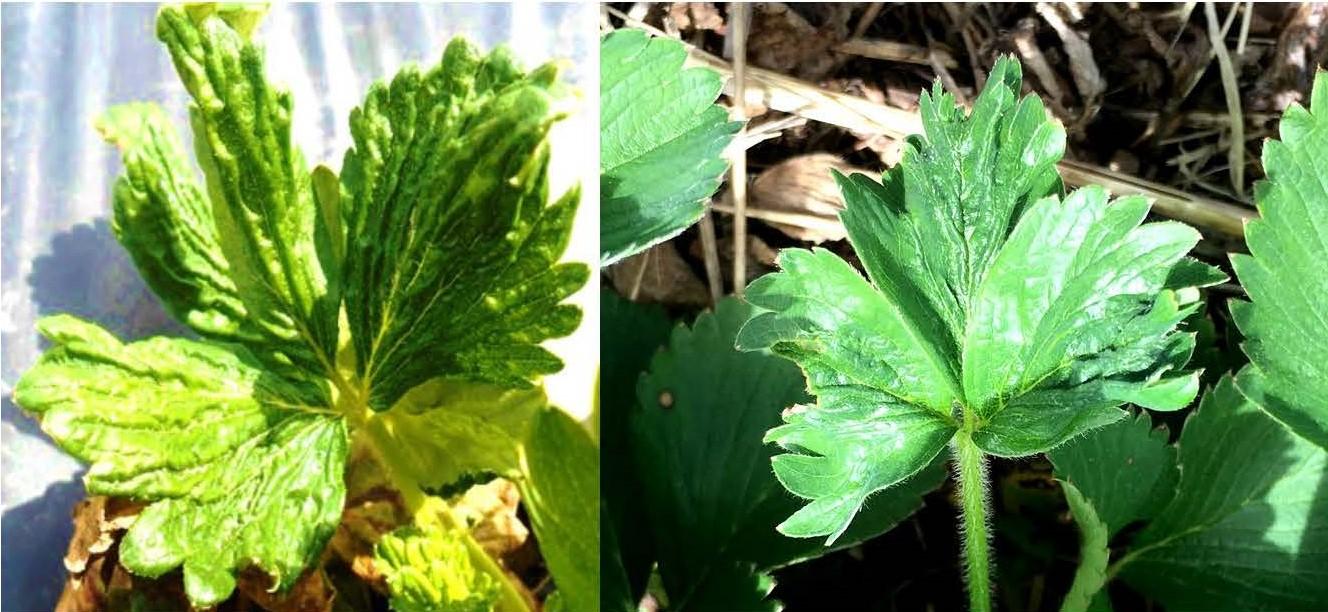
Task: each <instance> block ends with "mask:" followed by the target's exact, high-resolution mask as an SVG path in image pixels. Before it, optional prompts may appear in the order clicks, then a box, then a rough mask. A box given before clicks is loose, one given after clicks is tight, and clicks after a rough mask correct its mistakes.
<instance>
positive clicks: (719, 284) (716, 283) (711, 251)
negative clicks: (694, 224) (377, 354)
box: [700, 204, 724, 306]
mask: <svg viewBox="0 0 1328 612" xmlns="http://www.w3.org/2000/svg"><path fill="white" fill-rule="evenodd" d="M714 207H715V206H714V204H711V206H710V208H714ZM700 225H701V249H702V250H703V251H705V257H704V258H703V259H705V270H706V286H708V287H709V288H710V305H711V306H713V305H715V304H718V303H719V298H720V296H722V295H724V288H723V287H724V278H723V275H722V273H721V272H720V271H719V247H718V246H717V244H716V240H715V220H714V219H712V218H711V217H710V210H709V209H707V210H706V212H705V214H704V215H702V216H701V224H700Z"/></svg>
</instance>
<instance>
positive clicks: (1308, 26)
mask: <svg viewBox="0 0 1328 612" xmlns="http://www.w3.org/2000/svg"><path fill="white" fill-rule="evenodd" d="M1210 13H1211V14H1210ZM748 14H749V16H750V17H749V19H750V26H749V27H748V32H749V33H748V36H747V40H746V53H747V62H748V65H749V66H752V67H755V68H761V69H766V70H770V71H774V72H777V73H779V74H783V75H787V76H791V77H794V78H797V79H800V80H801V81H803V82H804V85H805V86H806V87H809V88H812V89H819V90H821V91H825V92H835V93H840V94H848V95H852V96H856V97H861V98H865V99H867V100H870V101H872V102H875V103H877V104H883V105H886V106H891V107H895V108H898V109H903V110H907V111H915V110H916V109H917V102H918V97H919V93H920V92H921V91H922V90H923V89H924V88H927V87H930V86H931V83H932V82H933V81H934V80H935V79H940V80H941V81H942V82H943V83H944V85H945V86H946V89H947V90H949V91H953V92H957V96H956V97H957V98H958V100H959V101H960V102H961V103H964V102H967V101H971V100H972V99H973V98H974V97H975V96H976V95H977V92H979V91H980V89H981V86H982V84H983V83H984V82H985V79H986V75H987V71H988V70H989V69H990V67H991V66H992V64H993V63H994V62H995V60H996V58H997V57H999V56H1000V55H1004V54H1011V55H1014V56H1015V57H1016V58H1018V59H1019V60H1020V62H1021V63H1022V64H1023V74H1024V89H1025V91H1026V92H1033V93H1037V94H1038V95H1039V96H1041V97H1042V99H1043V101H1044V102H1045V103H1046V105H1047V108H1048V109H1049V111H1050V112H1051V113H1052V114H1053V115H1055V116H1056V117H1057V118H1058V119H1059V120H1060V121H1061V122H1062V123H1063V124H1064V125H1065V127H1066V131H1067V137H1068V143H1067V152H1066V159H1070V160H1076V161H1079V162H1082V163H1085V164H1089V165H1092V166H1095V167H1097V168H1099V169H1101V171H1103V172H1104V173H1106V174H1107V175H1111V176H1120V177H1133V178H1135V179H1143V180H1146V181H1149V182H1151V183H1153V184H1156V185H1159V186H1162V187H1169V188H1172V189H1176V190H1179V191H1180V192H1184V193H1183V194H1181V195H1183V196H1186V197H1187V198H1191V199H1192V200H1194V201H1195V202H1200V203H1199V204H1197V206H1200V207H1203V206H1208V204H1204V203H1205V202H1214V201H1215V202H1220V203H1226V204H1230V205H1235V206H1237V207H1241V209H1235V210H1238V211H1239V210H1245V211H1246V212H1245V213H1243V214H1253V211H1252V209H1253V197H1252V194H1253V187H1252V186H1253V184H1254V183H1255V182H1256V181H1257V180H1258V179H1260V178H1261V177H1262V176H1263V169H1262V166H1261V164H1260V160H1259V156H1260V152H1261V149H1262V143H1263V140H1264V139H1265V138H1267V137H1270V136H1275V135H1276V130H1277V123H1278V118H1279V117H1280V115H1281V113H1282V111H1283V110H1284V109H1285V108H1286V107H1287V106H1288V105H1290V104H1293V103H1298V102H1299V103H1306V104H1307V103H1308V95H1309V90H1310V86H1311V84H1312V81H1313V78H1314V71H1315V70H1316V68H1317V67H1318V66H1319V65H1320V64H1322V63H1323V62H1324V56H1325V54H1326V53H1328V45H1325V36H1328V5H1315V4H1284V3H1268V4H1263V3H1260V4H1253V3H1250V4H1213V5H1209V4H1204V3H1195V4H1186V3H1143V4H1138V5H1137V6H1134V7H1131V6H1130V5H1126V4H1087V3H1082V4H1076V3H1066V4H1052V3H1037V4H1032V3H1028V4H1002V3H982V4H947V5H940V4H913V3H829V4H793V3H787V4H786V3H756V4H752V5H750V7H749V8H748ZM733 18H734V14H732V13H731V11H730V8H729V5H726V4H721V3H709V2H693V3H635V4H632V3H615V4H611V5H609V6H607V7H606V8H605V13H604V21H603V23H604V25H605V27H606V28H617V27H624V26H635V27H643V26H645V27H648V28H651V29H654V30H655V31H656V32H655V33H656V34H663V35H668V36H673V37H676V38H680V39H682V40H683V41H685V42H688V43H690V44H692V45H694V46H695V47H697V48H698V49H699V50H701V51H704V52H707V53H709V54H711V55H714V56H718V57H723V58H731V57H732V55H733V54H732V49H733V46H734V43H735V41H733V40H732V24H731V21H732V19H733ZM1214 40H1218V41H1220V42H1221V46H1220V47H1215V46H1214V43H1213V41H1214ZM868 55H874V56H875V57H868ZM883 57H889V58H891V59H882V58H883ZM1223 63H1229V64H1230V70H1229V71H1225V70H1224V69H1223V66H1222V64H1223ZM1223 72H1228V75H1227V78H1225V79H1224V77H1223ZM747 101H748V103H747V105H746V107H745V111H746V115H747V116H748V117H749V118H750V123H749V126H748V132H749V133H757V134H761V135H762V137H763V138H764V139H763V140H761V141H760V142H757V143H756V144H754V145H751V146H749V148H748V151H747V160H748V182H749V184H748V196H747V207H748V209H749V221H748V224H747V237H746V242H747V254H748V255H747V259H748V262H747V276H748V280H750V279H752V278H755V277H757V276H760V275H762V274H765V273H767V272H769V271H772V270H773V264H774V257H775V254H776V253H777V251H778V250H779V249H781V248H785V247H793V246H800V247H806V246H811V245H813V244H820V245H821V246H823V247H825V248H829V249H831V250H833V251H835V252H836V253H838V254H840V255H841V256H844V257H845V258H846V259H847V260H848V261H851V262H855V261H856V259H855V258H854V257H853V253H852V249H851V248H850V247H849V245H848V243H847V241H846V240H844V239H843V234H842V229H838V228H836V225H837V224H836V222H835V212H836V210H837V209H838V208H839V207H842V202H841V201H840V200H839V196H838V190H837V189H836V188H835V186H834V184H833V181H832V180H831V178H830V176H829V174H830V173H829V169H830V168H832V167H833V168H838V169H841V170H843V169H844V168H845V167H846V166H848V167H850V169H856V170H858V171H863V172H871V173H879V172H880V171H881V170H882V169H883V168H885V167H888V166H890V165H893V164H894V163H896V162H897V161H898V158H899V154H900V148H899V142H897V141H895V140H892V139H891V138H889V137H886V136H882V135H880V134H871V133H856V132H853V131H850V130H847V129H844V128H843V127H840V126H838V125H833V124H830V123H823V122H819V121H815V120H806V119H805V118H800V117H798V116H796V115H790V114H787V113H783V112H780V111H778V110H774V109H769V108H765V107H764V106H762V105H760V104H754V103H753V99H752V97H751V96H750V95H749V96H747ZM720 103H721V104H728V105H730V106H732V100H731V99H729V98H728V97H722V98H721V101H720ZM1229 103H1234V104H1235V106H1229ZM1233 111H1234V112H1233ZM1233 116H1234V117H1236V119H1234V120H1233ZM1233 134H1234V135H1233ZM1232 160H1236V163H1234V164H1233V163H1232ZM1187 194H1188V195H1187ZM714 202H715V204H716V206H717V209H716V212H714V213H712V215H711V219H712V220H713V223H714V228H715V235H716V236H717V237H718V238H717V240H716V244H715V247H714V251H713V254H714V255H716V256H717V258H718V260H719V263H720V266H719V271H720V274H721V275H722V276H723V279H722V282H721V283H720V287H721V289H720V291H721V292H722V293H729V292H731V291H732V289H733V278H732V263H731V262H732V259H733V251H734V248H733V247H734V239H733V229H732V227H733V224H732V216H731V214H730V212H725V210H724V209H726V208H727V207H730V206H732V197H731V194H730V189H729V186H728V185H726V186H725V187H724V188H722V189H721V190H720V192H719V193H718V194H717V195H716V196H715V200H714ZM751 209H758V210H767V211H770V210H773V211H783V212H790V213H797V214H799V215H801V217H799V219H802V221H796V222H794V223H792V224H788V223H785V224H782V225H776V224H774V223H772V222H769V221H763V220H762V219H761V218H752V217H753V215H751V214H750V210H751ZM729 210H730V211H731V209H729ZM1188 221H1189V222H1190V223H1191V224H1192V225H1197V226H1198V228H1199V229H1200V231H1201V232H1203V233H1204V236H1205V240H1204V241H1203V242H1201V243H1200V245H1199V246H1198V247H1197V248H1196V250H1195V253H1194V254H1195V256H1197V257H1199V258H1201V259H1203V260H1205V261H1207V262H1209V263H1212V264H1215V265H1219V266H1221V267H1223V268H1224V269H1226V270H1227V271H1228V273H1229V272H1230V266H1229V265H1228V263H1227V253H1228V252H1230V251H1240V250H1244V244H1243V242H1242V240H1241V238H1240V236H1239V232H1238V231H1234V232H1233V231H1230V230H1223V229H1222V228H1221V227H1218V226H1216V225H1212V226H1209V225H1206V224H1205V223H1203V222H1201V221H1195V220H1188ZM1236 227H1237V228H1238V227H1239V226H1238V224H1237V226H1236ZM703 242H704V241H703V240H702V239H701V231H700V229H699V228H696V227H694V228H692V229H690V230H688V231H687V232H685V233H683V234H682V235H681V236H679V237H677V238H675V239H674V240H671V241H669V242H666V243H664V244H662V245H659V246H658V247H655V248H653V249H651V250H650V251H647V252H646V253H643V254H641V255H638V256H636V257H634V258H631V259H628V260H626V261H624V262H621V263H619V264H618V265H615V266H613V267H611V268H610V269H608V270H606V271H605V281H606V284H609V285H611V286H613V287H614V288H615V289H616V290H617V291H618V292H619V293H620V294H622V295H624V296H629V297H631V298H632V299H634V300H637V301H642V302H656V303H661V304H663V305H665V306H666V307H667V308H668V309H669V310H670V311H671V312H673V313H674V314H676V315H678V316H679V317H680V318H690V315H691V314H693V313H695V312H697V311H699V310H701V309H703V308H705V307H706V306H708V305H709V304H710V303H711V301H712V299H713V298H712V293H711V291H712V290H711V289H710V288H709V285H710V283H709V282H708V280H709V277H708V276H707V274H706V265H705V253H706V250H707V249H706V246H705V244H703ZM1212 291H1213V292H1214V295H1213V296H1211V297H1213V298H1219V299H1213V300H1210V303H1211V304H1213V305H1212V306H1210V307H1209V311H1208V312H1207V313H1206V314H1207V316H1206V317H1205V318H1203V319H1200V320H1197V321H1192V322H1191V325H1192V329H1193V330H1194V331H1197V332H1198V333H1199V347H1198V349H1197V350H1196V355H1195V360H1196V362H1198V363H1196V365H1198V366H1203V367H1206V368H1208V369H1207V371H1206V373H1205V379H1206V380H1205V382H1207V383H1210V384H1211V382H1213V381H1215V380H1216V379H1217V378H1218V377H1219V376H1220V375H1221V374H1222V373H1223V372H1225V371H1228V370H1230V369H1231V368H1232V367H1234V366H1237V365H1239V364H1238V363H1232V360H1233V359H1239V355H1240V353H1239V350H1238V348H1237V343H1238V338H1236V337H1234V334H1235V330H1234V326H1232V325H1229V324H1228V320H1229V315H1228V313H1227V312H1226V308H1225V306H1223V305H1222V304H1223V303H1224V302H1225V300H1226V298H1230V297H1232V296H1238V295H1242V294H1243V291H1242V290H1241V288H1240V287H1239V286H1238V285H1236V284H1234V282H1233V283H1228V284H1225V285H1222V286H1219V287H1215V288H1214V289H1212ZM1233 356H1235V357H1233ZM1186 412H1188V411H1183V412H1180V413H1172V414H1168V415H1166V416H1165V417H1159V415H1154V418H1155V421H1156V423H1157V424H1158V425H1166V426H1168V427H1169V429H1170V431H1171V432H1172V433H1173V436H1174V435H1175V433H1177V432H1179V430H1180V426H1181V424H1182V423H1183V421H1184V417H1185V413H1186ZM992 467H993V470H992V493H993V499H994V506H995V508H996V512H995V517H994V523H995V533H996V534H997V536H996V538H997V539H996V541H995V550H996V556H997V560H996V599H997V603H998V607H999V608H1000V609H1004V610H1020V611H1023V610H1028V611H1038V610H1055V609H1057V608H1058V607H1059V605H1060V602H1061V599H1062V597H1063V596H1064V594H1065V592H1066V590H1067V589H1068V587H1069V583H1070V581H1071V579H1072V577H1073V573H1074V569H1075V566H1076V564H1077V562H1078V551H1079V542H1078V534H1077V531H1076V530H1075V528H1074V525H1073V522H1072V520H1071V519H1070V517H1069V514H1068V510H1067V509H1066V507H1065V502H1064V499H1063V496H1062V494H1061V492H1060V490H1059V488H1058V486H1057V485H1056V483H1055V481H1054V479H1053V478H1052V473H1051V466H1050V463H1049V462H1047V461H1046V460H1045V459H1044V458H1042V457H1035V458H1030V459H1025V460H1019V461H1007V460H996V461H994V462H993V465H992ZM956 517H957V507H956V503H955V499H954V490H953V487H952V486H951V485H950V484H947V485H946V486H944V487H942V488H941V489H940V490H938V491H936V492H934V493H932V494H931V495H929V496H928V497H927V500H926V505H925V506H924V508H923V509H922V510H920V511H919V512H918V513H917V514H915V515H914V516H913V517H912V518H911V519H909V520H908V521H906V522H904V523H902V524H901V525H899V526H898V527H897V528H895V529H894V530H892V531H891V532H889V533H887V534H885V535H884V536H882V537H879V538H877V539H875V540H872V541H869V542H867V543H865V544H863V545H860V546H857V547H855V548H852V549H849V550H845V551H841V552H838V553H834V554H830V555H827V556H825V557H821V558H819V559H816V560H813V561H810V562H806V563H802V564H799V565H795V566H792V567H789V568H786V569H783V570H780V571H778V572H776V575H775V577H776V580H777V586H776V588H775V591H774V594H773V596H774V597H775V598H777V599H779V600H780V601H782V602H784V604H785V605H786V609H788V610H792V611H799V610H850V609H851V610H957V609H963V608H964V607H965V601H966V597H965V595H964V593H963V577H962V575H961V569H960V567H959V555H960V550H959V549H960V543H959V539H958V538H959V536H958V534H957V532H956ZM1131 535H1132V531H1131V530H1130V529H1126V530H1125V531H1124V532H1123V533H1122V534H1121V535H1120V536H1118V540H1117V541H1116V542H1113V545H1114V547H1118V546H1120V545H1122V544H1123V543H1125V542H1128V540H1129V538H1130V537H1131ZM1111 595H1112V599H1113V603H1114V604H1115V606H1116V609H1130V610H1150V609H1160V607H1159V606H1157V605H1156V604H1152V603H1151V602H1148V601H1145V600H1144V599H1143V598H1141V597H1140V596H1139V595H1138V594H1136V593H1133V592H1131V591H1130V590H1129V589H1128V587H1125V586H1123V585H1120V584H1115V583H1113V584H1112V586H1111Z"/></svg>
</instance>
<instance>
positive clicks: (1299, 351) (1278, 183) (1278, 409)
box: [1231, 72, 1328, 448]
mask: <svg viewBox="0 0 1328 612" xmlns="http://www.w3.org/2000/svg"><path fill="white" fill-rule="evenodd" d="M1324 113H1328V73H1325V72H1319V73H1318V75H1316V76H1315V78H1314V89H1313V92H1312V93H1311V96H1310V108H1309V110H1306V109H1305V108H1303V107H1301V106H1299V105H1293V106H1291V107H1290V108H1288V109H1287V110H1286V113H1285V114H1284V115H1283V117H1282V123H1281V127H1280V134H1281V137H1282V139H1281V140H1269V141H1267V142H1266V143H1265V144H1264V148H1263V167H1264V169H1265V171H1266V172H1267V173H1268V180H1266V181H1261V182H1259V183H1258V184H1256V185H1255V190H1254V196H1255V197H1254V199H1255V202H1256V203H1257V204H1258V207H1259V215H1260V216H1259V218H1258V219H1253V220H1251V221H1250V222H1249V223H1247V224H1246V226H1245V242H1246V244H1248V245H1249V248H1250V254H1249V255H1243V254H1233V255H1232V256H1231V264H1232V265H1233V266H1234V267H1235V269H1236V276H1238V277H1239V278H1240V282H1241V285H1242V286H1244V287H1245V290H1246V291H1247V292H1248V293H1249V296H1250V300H1251V301H1249V302H1244V301H1232V302H1231V314H1232V315H1233V317H1234V318H1235V320H1236V326H1237V327H1238V328H1240V331H1241V333H1242V334H1244V335H1245V342H1244V343H1243V344H1241V348H1242V349H1243V350H1244V351H1245V354H1246V355H1248V356H1249V358H1250V363H1251V366H1250V367H1247V368H1245V369H1244V370H1243V371H1242V372H1241V373H1240V375H1239V376H1238V377H1237V378H1236V386H1237V387H1239V388H1240V390H1241V391H1242V392H1243V393H1245V394H1246V395H1247V396H1248V397H1249V398H1250V399H1252V400H1254V402H1255V403H1257V404H1258V405H1259V406H1260V407H1261V408H1263V409H1264V410H1266V411H1268V413H1269V414H1271V415H1272V416H1273V418H1276V419H1277V420H1279V421H1281V422H1283V423H1286V425H1287V426H1288V427H1290V428H1291V429H1292V431H1295V432H1296V433H1297V434H1299V435H1301V436H1304V437H1305V438H1306V439H1308V440H1310V441H1311V442H1314V443H1315V444H1318V445H1319V446H1321V447H1324V448H1328V308H1325V306H1324V305H1325V303H1328V184H1325V183H1324V177H1325V176H1328V119H1324V117H1323V114H1324Z"/></svg>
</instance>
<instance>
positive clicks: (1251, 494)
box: [1110, 376, 1328, 610]
mask: <svg viewBox="0 0 1328 612" xmlns="http://www.w3.org/2000/svg"><path fill="white" fill-rule="evenodd" d="M1179 445H1180V482H1179V486H1178V487H1177V490H1176V495H1175V497H1174V498H1173V499H1172V500H1171V503H1170V504H1168V505H1167V506H1166V508H1165V509H1164V510H1162V511H1161V512H1159V513H1158V514H1157V517H1156V518H1155V519H1154V520H1153V521H1152V522H1151V523H1150V524H1149V525H1148V527H1147V528H1146V529H1145V530H1144V531H1143V532H1141V533H1140V534H1139V535H1138V537H1137V538H1135V540H1134V543H1133V546H1132V548H1131V551H1130V552H1129V554H1127V555H1126V556H1125V557H1123V558H1121V559H1120V560H1119V561H1117V562H1116V563H1115V564H1113V566H1112V570H1111V572H1110V573H1111V574H1113V575H1115V574H1119V575H1120V576H1121V577H1123V578H1124V579H1125V580H1126V581H1127V582H1128V583H1129V584H1130V585H1131V586H1133V587H1135V588H1136V589H1139V590H1140V591H1142V592H1143V593H1145V594H1146V595H1148V596H1150V597H1152V598H1154V599H1156V600H1158V601H1160V602H1162V604H1163V605H1165V606H1166V607H1167V609H1168V610H1249V609H1255V608H1259V609H1313V608H1315V607H1318V606H1319V605H1320V604H1322V603H1323V602H1324V601H1328V512H1324V511H1323V509H1324V508H1325V507H1328V451H1325V450H1324V449H1322V448H1319V447H1318V446H1315V445H1314V444H1311V443H1309V442H1307V441H1305V440H1304V439H1302V438H1300V437H1298V436H1295V435H1293V434H1292V433H1291V432H1289V431H1287V430H1286V429H1285V428H1284V427H1282V425H1281V424H1280V423H1278V422H1277V421H1275V420H1273V419H1271V418H1269V417H1268V416H1267V415H1266V414H1264V413H1263V412H1261V411H1260V410H1259V409H1258V408H1256V407H1255V405H1254V404H1252V403H1251V402H1249V401H1248V400H1246V399H1245V398H1244V397H1242V395H1241V394H1240V393H1239V392H1237V390H1236V387H1235V385H1233V384H1232V381H1231V378H1230V377H1229V376H1228V377H1224V378H1223V379H1222V380H1221V381H1220V382H1219V383H1218V385H1217V387H1216V388H1214V389H1213V390H1212V391H1211V392H1209V393H1208V394H1207V395H1205V396H1204V399H1203V401H1202V402H1201V404H1200V406H1199V409H1198V411H1197V412H1196V413H1194V414H1193V415H1191V416H1190V418H1189V419H1188V420H1187V422H1186V423H1185V427H1184V429H1183V430H1182V432H1181V437H1180V442H1179Z"/></svg>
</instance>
